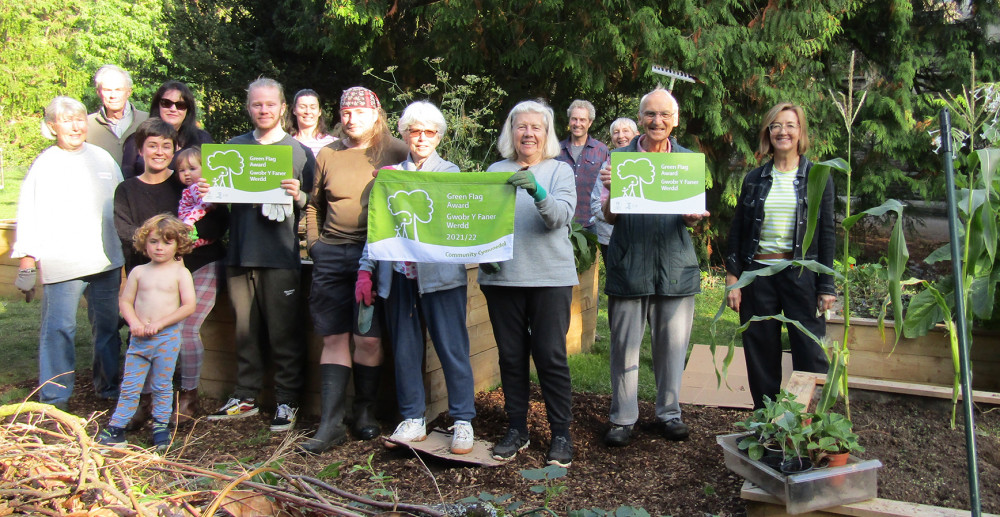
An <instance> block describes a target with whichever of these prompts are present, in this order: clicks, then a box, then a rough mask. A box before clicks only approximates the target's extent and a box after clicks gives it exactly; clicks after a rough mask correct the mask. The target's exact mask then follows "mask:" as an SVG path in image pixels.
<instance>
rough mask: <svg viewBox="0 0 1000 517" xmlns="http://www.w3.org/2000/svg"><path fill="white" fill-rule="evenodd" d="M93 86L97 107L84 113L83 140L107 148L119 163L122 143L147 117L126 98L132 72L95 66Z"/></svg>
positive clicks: (130, 91) (129, 88)
mask: <svg viewBox="0 0 1000 517" xmlns="http://www.w3.org/2000/svg"><path fill="white" fill-rule="evenodd" d="M94 88H96V89H97V96H98V97H100V99H101V107H100V108H99V109H98V110H97V111H96V112H94V113H91V114H90V115H88V116H87V143H90V144H94V145H96V146H98V147H100V148H102V149H104V150H105V151H107V152H108V154H110V155H111V157H112V158H114V159H115V162H117V163H118V166H119V167H121V164H122V144H123V143H125V139H126V138H128V136H129V135H131V134H132V133H135V128H137V127H139V124H142V123H143V121H145V120H146V119H147V118H149V113H146V112H145V111H139V110H137V109H135V106H132V103H131V102H129V100H128V99H129V97H131V96H132V76H131V75H129V73H128V72H126V71H125V70H123V69H121V68H119V67H117V66H115V65H104V66H102V67H101V68H99V69H98V70H97V73H95V74H94Z"/></svg>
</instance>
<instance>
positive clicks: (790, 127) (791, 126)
mask: <svg viewBox="0 0 1000 517" xmlns="http://www.w3.org/2000/svg"><path fill="white" fill-rule="evenodd" d="M782 128H784V129H785V131H787V132H789V133H791V132H793V131H798V130H799V125H798V124H796V123H794V122H789V123H787V124H779V123H777V122H775V123H774V124H768V125H767V129H769V130H770V131H771V132H772V133H777V132H779V131H781V129H782Z"/></svg>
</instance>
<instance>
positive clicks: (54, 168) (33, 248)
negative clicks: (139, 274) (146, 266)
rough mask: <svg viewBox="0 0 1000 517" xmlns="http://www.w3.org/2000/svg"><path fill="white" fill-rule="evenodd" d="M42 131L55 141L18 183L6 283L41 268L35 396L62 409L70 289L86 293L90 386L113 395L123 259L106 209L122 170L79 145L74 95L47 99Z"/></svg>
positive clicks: (80, 118)
mask: <svg viewBox="0 0 1000 517" xmlns="http://www.w3.org/2000/svg"><path fill="white" fill-rule="evenodd" d="M42 134H43V135H45V136H46V138H50V139H55V141H56V145H54V146H52V147H49V148H48V149H46V150H45V151H42V154H40V155H38V158H36V159H35V161H34V163H32V164H31V168H30V169H29V170H28V175H27V176H26V177H25V179H24V183H23V184H22V185H21V197H20V200H19V202H18V207H17V242H15V243H14V248H13V251H12V252H11V257H12V258H17V259H20V271H18V275H17V279H16V280H15V282H14V285H16V286H17V288H18V289H20V290H21V291H22V292H24V293H25V296H26V297H28V298H29V299H30V297H31V296H32V295H33V294H34V289H35V284H36V283H37V277H38V275H39V274H40V275H41V281H42V290H43V293H44V295H45V296H44V297H43V298H42V323H41V331H40V335H39V344H38V382H39V384H40V386H41V387H40V389H39V400H40V401H41V402H43V403H46V404H53V405H55V406H56V407H58V408H60V409H63V410H65V409H67V408H68V406H69V398H70V396H71V395H72V394H73V383H74V378H75V374H74V371H75V369H76V355H75V354H76V353H75V348H74V344H73V342H74V336H75V334H76V309H77V306H78V305H79V303H80V295H83V296H86V297H87V315H88V317H89V318H90V325H91V330H92V332H93V337H94V362H93V367H94V389H95V390H96V392H97V395H98V396H100V397H102V398H104V399H106V400H115V399H117V397H118V385H119V383H120V381H121V379H120V377H119V371H118V361H119V354H120V353H121V339H120V338H119V336H118V287H119V284H120V283H121V267H122V264H123V263H124V258H123V257H122V247H121V244H120V243H119V242H118V235H117V233H115V226H114V210H113V207H114V194H115V187H116V186H117V185H118V184H119V183H121V181H122V174H121V171H120V170H119V168H118V164H117V163H116V162H115V160H114V158H112V157H111V155H110V154H108V152H107V151H105V150H104V149H101V148H100V147H98V146H96V145H91V144H88V143H86V139H87V110H86V108H85V107H84V106H83V104H82V103H80V102H79V101H77V100H76V99H72V98H69V97H56V98H55V99H53V100H52V102H51V103H49V105H48V107H46V108H45V121H44V122H43V124H42Z"/></svg>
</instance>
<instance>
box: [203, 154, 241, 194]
mask: <svg viewBox="0 0 1000 517" xmlns="http://www.w3.org/2000/svg"><path fill="white" fill-rule="evenodd" d="M205 164H206V166H207V167H208V169H209V170H211V171H213V172H218V173H219V176H218V177H216V178H215V179H214V180H213V181H212V186H213V187H229V188H236V187H234V186H233V176H234V175H236V176H239V175H241V174H243V156H242V155H240V153H238V152H236V151H234V150H229V151H216V152H214V153H212V154H210V155H208V158H207V159H206V160H205Z"/></svg>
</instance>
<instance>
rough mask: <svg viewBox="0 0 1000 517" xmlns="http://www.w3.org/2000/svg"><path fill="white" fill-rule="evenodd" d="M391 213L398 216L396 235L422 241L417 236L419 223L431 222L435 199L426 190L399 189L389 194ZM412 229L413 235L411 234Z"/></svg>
mask: <svg viewBox="0 0 1000 517" xmlns="http://www.w3.org/2000/svg"><path fill="white" fill-rule="evenodd" d="M388 201H389V213H390V214H392V215H394V216H396V217H397V221H398V223H399V224H397V225H396V237H403V238H404V239H411V240H415V241H417V242H420V239H418V238H417V223H418V222H421V223H424V224H427V223H429V222H431V215H432V214H434V200H432V199H431V197H430V195H428V194H427V192H426V191H424V190H413V191H410V192H405V191H402V190H400V191H397V192H396V193H395V194H393V195H391V196H389V198H388ZM411 229H412V234H413V236H412V237H411V236H410V231H409V230H411Z"/></svg>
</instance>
